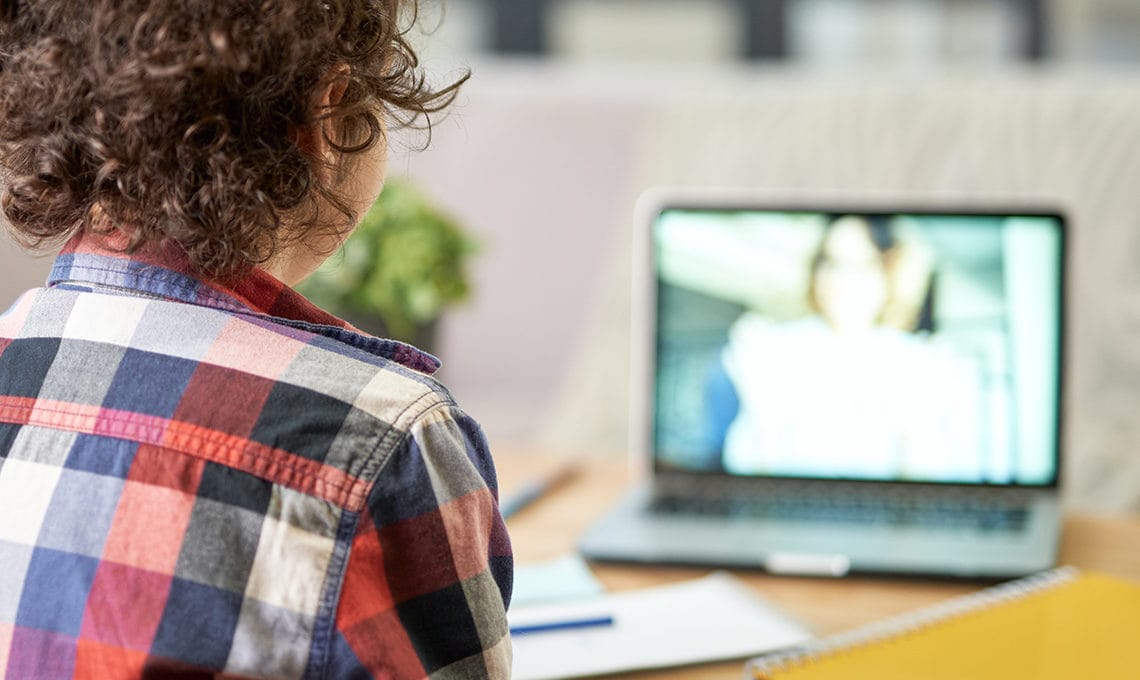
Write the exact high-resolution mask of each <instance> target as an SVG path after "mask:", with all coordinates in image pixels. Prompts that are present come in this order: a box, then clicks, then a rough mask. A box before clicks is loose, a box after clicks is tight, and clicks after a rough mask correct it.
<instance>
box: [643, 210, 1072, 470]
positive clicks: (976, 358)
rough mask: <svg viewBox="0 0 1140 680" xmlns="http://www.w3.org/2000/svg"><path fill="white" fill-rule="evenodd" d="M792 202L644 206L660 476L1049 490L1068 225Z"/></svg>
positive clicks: (649, 365) (1046, 214) (646, 366)
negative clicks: (823, 480)
mask: <svg viewBox="0 0 1140 680" xmlns="http://www.w3.org/2000/svg"><path fill="white" fill-rule="evenodd" d="M798 203H799V204H790V203H785V204H780V203H774V202H771V201H768V200H765V201H759V200H750V199H748V198H746V197H739V196H737V197H734V198H732V199H730V200H728V199H724V198H721V199H719V200H707V199H704V200H701V199H694V198H693V197H687V198H677V197H676V196H673V197H670V196H668V195H662V194H655V195H651V196H649V197H647V198H645V199H643V202H642V206H641V211H640V212H641V219H640V222H641V223H642V225H643V231H642V234H641V235H640V246H641V253H640V255H639V260H640V261H639V265H640V266H642V267H644V269H643V270H642V271H641V272H639V273H638V274H637V278H639V279H640V280H641V281H642V282H643V284H642V287H641V291H640V292H641V293H642V295H641V296H640V299H639V300H638V301H636V302H635V306H634V310H635V313H640V314H642V315H643V317H642V318H641V319H640V323H638V324H637V325H638V326H640V327H641V328H643V329H644V330H645V332H643V333H640V334H638V335H639V337H638V338H637V339H636V341H637V342H638V343H639V345H638V346H637V347H636V348H635V354H634V356H635V357H640V358H641V359H642V361H641V362H640V363H639V370H638V371H636V372H635V378H634V379H635V383H634V391H635V393H638V392H641V393H643V394H645V395H646V397H647V398H645V399H643V400H641V401H640V403H637V404H635V408H634V417H635V418H634V427H635V433H640V434H642V435H643V436H644V440H643V441H642V446H643V447H644V448H645V449H646V450H647V451H648V452H649V453H650V459H651V461H652V465H653V468H654V471H655V472H656V473H658V474H694V475H728V476H735V477H766V478H795V479H843V480H870V481H878V482H883V481H889V482H921V483H946V484H968V485H990V486H1019V487H1027V486H1028V487H1055V486H1056V485H1057V482H1058V471H1059V467H1060V439H1061V403H1062V400H1061V383H1062V369H1061V367H1062V353H1063V346H1062V345H1063V342H1062V338H1063V327H1064V314H1063V308H1064V304H1063V291H1064V286H1065V257H1064V253H1065V226H1064V219H1063V217H1062V216H1061V215H1060V214H1059V213H1057V212H1054V211H1042V210H1032V209H1016V210H1008V209H995V208H979V207H977V206H971V207H968V208H947V207H944V206H940V207H939V208H937V209H931V208H925V209H920V208H918V207H915V206H899V205H870V204H868V202H867V201H865V200H864V201H853V202H847V203H837V202H832V203H826V204H822V203H804V202H802V201H800V202H798ZM646 283H647V284H648V285H645V284H646Z"/></svg>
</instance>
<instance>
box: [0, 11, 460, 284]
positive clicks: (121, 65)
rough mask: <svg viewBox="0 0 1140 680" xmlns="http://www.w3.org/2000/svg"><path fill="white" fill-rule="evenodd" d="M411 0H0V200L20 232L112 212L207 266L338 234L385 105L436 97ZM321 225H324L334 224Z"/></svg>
mask: <svg viewBox="0 0 1140 680" xmlns="http://www.w3.org/2000/svg"><path fill="white" fill-rule="evenodd" d="M414 3H415V0H291V1H289V2H282V1H280V0H277V1H272V0H264V1H259V0H183V1H180V2H170V1H169V0H87V1H85V2H75V1H72V0H0V173H3V181H4V185H5V186H4V188H3V194H2V198H0V203H2V206H3V211H4V214H5V215H6V217H7V219H8V221H9V222H10V224H11V226H12V228H13V229H14V231H15V233H16V235H17V236H18V237H20V238H21V240H24V241H26V242H33V243H34V242H43V241H56V240H58V239H62V238H66V237H67V236H69V235H71V234H73V233H75V232H76V231H77V230H79V229H95V230H98V229H107V228H109V227H116V228H118V229H120V230H122V231H123V232H124V233H126V234H127V235H128V236H129V238H130V244H131V245H130V247H131V248H138V247H146V246H149V245H151V244H162V243H165V244H169V243H177V244H178V245H179V246H180V247H181V248H182V249H183V250H185V251H186V253H187V254H188V256H189V258H190V261H191V263H192V265H193V266H194V267H195V268H197V269H198V270H199V271H201V272H202V273H204V274H206V275H210V276H217V277H224V276H228V275H232V274H235V273H239V272H241V271H243V270H245V269H247V268H248V267H250V266H251V265H254V264H257V263H261V262H264V261H266V260H268V259H270V258H271V257H273V256H274V255H275V254H276V253H277V251H278V249H279V248H280V247H281V246H282V245H283V244H287V243H296V242H300V241H303V240H307V239H308V240H312V241H313V242H314V243H328V242H329V240H328V239H327V238H325V239H323V240H322V239H321V238H319V237H320V236H322V235H328V234H344V233H347V231H348V230H349V229H351V227H352V226H353V225H354V224H355V221H356V218H357V216H358V214H359V213H360V212H361V211H362V209H363V208H365V207H367V203H369V202H370V200H371V198H374V197H375V192H376V191H378V190H379V182H380V178H381V177H382V169H383V163H382V157H383V153H384V147H385V143H386V129H387V123H388V121H389V120H394V121H396V122H400V123H405V122H411V121H413V120H415V119H416V118H417V117H419V116H420V115H423V114H426V113H430V112H433V111H436V110H438V109H440V108H442V107H443V106H445V105H446V104H447V103H449V101H450V99H451V98H452V97H453V96H454V92H455V87H456V85H453V86H451V87H447V88H443V89H442V90H434V89H432V88H431V87H429V86H428V85H426V84H425V82H424V80H423V77H422V74H420V73H419V72H418V71H417V61H416V55H415V53H414V51H413V50H412V49H411V47H410V46H409V45H408V43H407V42H406V41H405V40H404V38H403V32H404V31H405V30H406V26H405V23H406V20H407V19H408V18H409V17H410V16H411V15H412V14H414V11H415V7H414ZM334 241H335V239H334Z"/></svg>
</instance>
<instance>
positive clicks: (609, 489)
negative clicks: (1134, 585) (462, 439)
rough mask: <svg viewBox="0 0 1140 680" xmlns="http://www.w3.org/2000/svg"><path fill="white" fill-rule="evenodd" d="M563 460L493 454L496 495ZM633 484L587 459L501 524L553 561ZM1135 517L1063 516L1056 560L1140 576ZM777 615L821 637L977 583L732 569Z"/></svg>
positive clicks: (663, 576) (697, 673)
mask: <svg viewBox="0 0 1140 680" xmlns="http://www.w3.org/2000/svg"><path fill="white" fill-rule="evenodd" d="M560 462H561V460H560V459H557V458H554V457H550V456H537V455H528V454H526V453H523V452H507V453H501V454H496V464H497V466H498V471H499V487H500V489H501V492H502V494H503V495H504V496H506V495H509V494H510V493H511V492H512V490H513V489H515V488H516V487H517V486H518V485H519V484H521V483H522V482H524V481H525V480H527V479H530V478H532V477H534V476H536V475H540V474H543V473H545V472H549V471H551V470H553V469H555V468H556V467H557V466H558V465H559V464H560ZM630 481H631V476H630V474H629V470H628V466H627V465H626V462H625V461H624V460H620V459H612V458H588V459H585V463H584V465H583V467H582V470H581V473H580V474H578V475H577V476H575V477H574V479H572V480H571V481H570V482H568V483H567V484H566V485H564V486H562V487H560V488H558V489H557V490H556V491H554V492H552V493H551V494H550V495H549V496H546V497H544V498H542V499H541V500H539V501H538V502H536V503H535V504H533V505H531V506H529V507H527V508H525V509H524V510H522V511H521V512H519V513H518V514H517V515H515V516H514V517H512V518H511V519H510V520H508V522H507V527H508V529H509V530H510V534H511V541H512V544H513V545H514V551H515V557H516V560H517V561H519V562H528V561H539V560H546V559H553V558H556V557H560V556H562V555H565V554H566V553H568V552H571V551H573V550H574V543H575V540H576V539H577V537H578V536H579V535H580V534H581V533H582V531H583V530H584V529H585V528H586V527H587V526H588V525H589V524H590V523H592V522H593V521H594V520H595V519H597V518H598V517H599V516H600V515H601V514H602V513H604V512H606V510H608V509H609V507H610V505H611V504H612V503H614V502H616V500H617V499H618V497H619V496H620V495H621V493H622V492H623V491H624V490H625V489H626V488H627V487H628V485H629V484H630ZM1136 546H1140V516H1134V515H1133V516H1111V517H1094V516H1088V515H1073V516H1069V517H1067V518H1066V520H1065V533H1064V536H1063V538H1062V542H1061V557H1060V562H1061V564H1071V565H1075V566H1078V567H1084V568H1089V569H1097V570H1099V571H1103V572H1106V573H1110V574H1116V575H1120V576H1126V577H1129V578H1133V579H1140V549H1138V548H1137V547H1136ZM592 566H593V569H594V573H595V574H596V575H597V577H598V579H599V580H600V581H601V582H602V583H603V584H604V585H605V586H606V587H607V588H608V589H610V590H611V591H618V590H629V589H632V588H640V587H646V586H653V585H661V584H665V583H671V582H674V581H683V580H687V579H692V578H697V577H699V576H703V575H705V574H707V573H709V571H710V570H709V569H691V568H676V567H640V566H636V567H634V566H622V565H609V564H600V563H595V564H593V565H592ZM734 573H735V574H736V575H737V576H738V577H740V578H741V579H742V580H743V581H744V582H745V583H747V584H748V585H749V586H751V587H752V588H754V589H755V590H756V591H757V592H759V593H760V594H762V595H763V596H764V597H766V598H767V599H768V600H769V601H771V602H774V603H776V604H777V605H778V606H780V607H782V608H783V609H784V610H785V611H787V612H789V613H790V614H792V615H793V616H796V617H798V618H799V619H800V620H801V621H803V622H805V623H807V624H808V625H809V626H810V627H811V628H812V629H813V630H814V631H815V632H816V633H818V634H821V635H827V634H829V633H834V632H838V631H841V630H845V629H848V628H851V627H853V626H858V625H860V624H863V623H867V622H870V621H874V620H877V619H881V618H884V617H887V616H891V615H894V614H899V613H902V612H906V611H910V610H913V609H916V608H918V607H922V606H925V605H928V604H932V603H934V602H937V601H939V600H943V599H946V598H948V597H953V596H955V595H962V594H965V593H968V592H972V591H975V590H977V589H979V588H980V586H979V585H977V584H969V583H949V582H939V581H933V580H891V579H883V578H844V579H838V580H827V579H809V578H794V577H793V578H789V577H776V576H770V575H767V574H764V573H762V572H759V571H757V572H749V571H736V572H734ZM741 668H742V666H741V663H740V662H731V663H719V664H706V665H702V666H698V667H690V668H685V669H674V670H669V671H661V672H646V673H633V674H629V675H627V676H622V677H628V678H638V679H640V678H645V679H648V678H660V679H664V678H677V679H680V678H691V679H693V680H696V679H697V678H700V679H702V680H716V679H717V678H733V679H734V680H738V679H739V678H740V677H741Z"/></svg>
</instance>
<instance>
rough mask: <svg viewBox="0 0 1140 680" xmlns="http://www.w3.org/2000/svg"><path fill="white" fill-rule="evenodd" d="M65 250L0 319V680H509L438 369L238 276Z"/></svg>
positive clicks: (476, 459)
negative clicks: (230, 280)
mask: <svg viewBox="0 0 1140 680" xmlns="http://www.w3.org/2000/svg"><path fill="white" fill-rule="evenodd" d="M188 271H189V269H188V268H187V267H185V266H184V265H183V264H182V263H180V261H179V259H178V258H175V257H162V256H153V255H152V256H149V257H144V256H132V257H127V256H124V255H118V254H116V253H114V252H111V251H100V250H99V249H98V247H96V246H95V245H93V244H92V243H91V239H77V240H74V241H73V242H72V243H71V244H69V245H68V247H67V248H65V250H64V252H63V253H62V254H61V255H60V257H59V258H58V259H57V260H56V263H55V267H54V269H53V271H52V274H51V279H50V281H49V285H48V286H47V287H46V288H41V289H35V290H32V291H29V292H28V293H26V294H25V295H23V296H22V297H21V298H20V299H19V300H18V301H17V302H16V304H15V305H14V306H13V307H12V308H11V309H9V310H8V311H7V312H6V313H5V314H4V315H3V316H0V677H6V678H12V679H16V678H19V679H20V680H25V679H28V678H90V679H92V680H96V679H97V680H115V679H117V678H129V677H130V678H133V677H142V676H146V677H169V676H171V675H173V676H177V677H216V676H219V675H220V676H223V677H247V676H252V677H272V678H342V677H343V678H347V677H352V678H369V677H377V678H379V677H383V678H412V677H425V676H427V677H431V678H483V677H503V678H505V677H508V676H509V675H510V655H511V652H510V639H509V636H508V631H507V623H506V615H505V608H506V604H507V603H508V601H509V598H510V591H511V576H512V560H511V552H510V544H509V541H508V539H507V534H506V530H505V528H504V525H503V520H502V517H501V516H500V514H499V511H498V501H497V489H496V482H495V472H494V468H493V466H492V463H491V459H490V456H489V453H488V450H487V445H486V442H485V440H484V438H483V435H482V433H481V432H480V430H479V427H478V425H477V424H476V423H475V422H474V421H472V420H471V418H469V417H468V416H467V415H466V414H464V413H463V412H462V411H460V410H459V409H458V408H457V407H456V405H455V402H454V401H453V400H452V398H451V396H450V395H449V394H448V393H447V391H446V390H445V389H444V388H443V387H441V386H440V385H439V383H437V382H436V381H435V380H434V379H432V378H431V377H430V376H429V375H428V374H430V373H431V372H432V371H434V370H435V368H437V366H438V362H437V361H436V360H435V359H434V358H433V357H431V356H429V355H426V354H423V353H421V352H419V351H418V350H415V349H414V348H411V347H409V346H407V345H403V344H400V343H396V342H392V341H386V340H380V339H377V338H373V337H369V336H364V335H361V334H358V333H356V332H354V331H353V330H352V329H351V328H350V327H347V326H346V324H345V323H344V322H343V321H340V320H339V319H336V318H335V317H332V316H330V315H328V314H325V313H324V312H321V311H320V310H318V309H316V308H315V307H313V306H312V305H310V304H309V303H308V302H307V301H305V300H304V298H302V297H300V296H299V295H297V294H296V293H294V292H293V291H291V290H290V289H288V288H286V287H285V286H284V285H283V284H281V283H280V282H278V281H277V280H276V279H274V278H273V277H271V276H269V275H268V274H265V273H263V272H254V273H253V274H251V275H250V276H248V277H246V278H245V279H243V280H242V281H240V282H239V283H237V284H236V285H234V286H231V287H228V288H223V287H219V286H217V285H214V284H207V283H205V282H203V281H200V280H197V279H195V278H194V277H192V276H190V275H189V274H188Z"/></svg>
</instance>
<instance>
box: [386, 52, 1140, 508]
mask: <svg viewBox="0 0 1140 680" xmlns="http://www.w3.org/2000/svg"><path fill="white" fill-rule="evenodd" d="M395 169H396V170H397V171H401V170H407V171H409V172H411V174H413V175H415V176H416V177H418V178H419V179H420V180H421V181H422V182H423V183H424V185H425V186H427V187H428V189H429V190H430V191H431V192H432V193H433V194H435V195H436V196H437V197H438V198H439V199H440V200H441V201H442V202H444V203H445V204H446V205H448V206H450V207H451V208H452V209H453V210H455V211H456V212H458V213H460V214H461V215H463V216H464V217H465V218H466V219H468V221H469V222H470V223H471V224H472V226H473V227H474V228H475V229H476V230H477V231H479V232H480V233H481V234H482V235H483V238H484V240H485V242H486V245H485V252H484V254H483V255H482V256H481V259H480V261H479V263H478V267H477V279H478V281H477V283H478V285H479V288H478V290H479V298H478V299H477V300H476V301H475V303H474V304H473V305H472V306H471V307H470V308H469V309H467V310H465V311H463V312H460V313H457V314H453V315H452V316H451V317H450V318H449V319H448V322H447V324H446V326H445V336H444V341H443V344H442V346H443V352H442V353H443V354H444V360H445V365H446V366H447V367H448V369H449V370H451V371H452V373H451V374H449V377H450V378H451V382H452V383H453V384H454V386H455V389H456V391H457V392H458V393H459V396H460V398H461V400H465V401H466V402H467V403H468V404H469V406H471V408H472V409H473V410H475V411H476V415H482V416H483V417H484V419H485V420H487V422H488V426H489V429H490V430H491V432H492V434H493V435H499V436H500V437H501V438H502V439H503V440H507V439H511V438H515V439H523V440H534V441H539V442H541V443H542V445H543V446H545V447H547V448H554V449H565V450H572V451H583V452H594V451H615V452H616V451H623V450H624V449H625V448H626V446H627V442H628V438H627V435H628V433H627V424H626V423H627V414H626V408H625V403H626V400H627V398H628V389H629V387H628V380H627V378H626V371H627V366H628V358H629V354H628V352H629V350H628V346H629V342H628V340H629V337H628V317H629V308H628V305H629V298H628V288H629V285H628V279H629V246H628V244H629V240H630V233H629V232H630V226H631V208H632V205H633V202H634V200H635V198H636V195H637V194H638V193H639V192H640V191H641V190H642V189H644V188H647V187H651V186H657V185H681V186H694V185H695V186H700V185H722V186H723V185H728V186H744V187H764V188H767V189H778V190H779V189H783V190H786V191H787V192H788V193H789V194H790V195H791V194H794V193H796V192H797V191H805V190H806V191H811V192H813V193H819V192H828V191H832V190H835V191H856V192H863V191H865V192H876V193H878V194H883V195H885V196H886V197H890V196H892V195H904V194H912V193H914V192H922V193H926V194H935V195H941V196H946V197H947V198H946V200H947V201H949V202H950V203H953V202H954V198H953V197H954V196H955V195H966V196H969V197H974V198H977V197H986V198H989V199H992V200H994V201H997V202H1007V201H1018V202H1024V201H1039V202H1043V203H1045V204H1048V205H1055V206H1059V207H1061V208H1063V209H1065V210H1066V211H1067V212H1068V213H1069V215H1070V227H1071V231H1070V247H1071V251H1070V254H1071V259H1070V265H1071V270H1070V273H1071V278H1070V289H1069V290H1068V291H1067V293H1068V305H1067V311H1068V333H1067V337H1066V343H1067V350H1068V359H1069V361H1068V368H1067V371H1066V373H1065V377H1066V401H1065V412H1066V413H1065V415H1066V420H1065V424H1066V429H1065V433H1064V434H1065V436H1064V445H1065V450H1066V462H1067V465H1066V467H1065V470H1064V475H1065V477H1064V481H1065V490H1066V498H1067V500H1068V501H1069V502H1070V503H1071V504H1074V505H1078V506H1082V507H1085V508H1102V509H1112V510H1117V509H1122V508H1133V509H1140V350H1137V349H1135V346H1136V345H1137V341H1138V339H1140V73H1123V72H1122V73H1104V72H1101V73H1094V72H1053V71H1047V70H1045V71H1038V70H1018V71H1006V72H1000V73H993V72H990V73H984V74H967V73H957V74H954V73H942V74H931V73H929V72H895V73H889V74H883V73H877V74H867V73H863V74H854V73H834V72H833V73H831V74H826V75H820V74H813V73H810V72H806V71H799V70H770V69H764V68H740V69H737V70H731V71H725V70H719V71H715V72H712V71H700V70H690V71H682V72H674V71H666V70H663V69H658V70H655V71H637V72H634V71H625V72H616V73H615V72H612V71H604V70H601V69H593V70H583V69H577V70H564V69H558V68H555V67H542V66H535V65H531V66H525V65H518V64H514V65H511V64H507V65H503V64H491V65H485V66H483V67H476V68H475V78H474V80H473V81H472V82H471V83H470V86H469V87H468V89H467V93H466V94H465V95H464V101H463V102H461V106H460V108H459V111H458V113H457V115H456V116H455V117H454V118H452V119H451V120H448V121H445V122H443V123H442V124H441V125H439V126H438V128H437V130H436V135H435V139H434V140H433V145H432V147H431V148H430V149H429V150H428V151H426V152H424V153H423V154H420V155H413V156H410V157H409V158H408V160H406V161H405V165H398V166H397V167H396V168H395ZM480 409H482V412H480Z"/></svg>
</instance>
